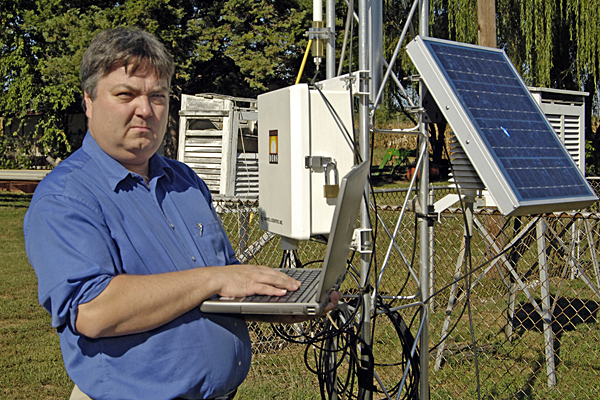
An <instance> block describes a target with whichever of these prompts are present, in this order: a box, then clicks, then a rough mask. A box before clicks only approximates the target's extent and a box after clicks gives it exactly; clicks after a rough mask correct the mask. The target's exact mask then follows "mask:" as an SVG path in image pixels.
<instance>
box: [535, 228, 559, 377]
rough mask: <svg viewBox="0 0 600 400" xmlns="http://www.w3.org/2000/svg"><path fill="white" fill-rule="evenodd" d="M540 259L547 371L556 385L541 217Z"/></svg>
mask: <svg viewBox="0 0 600 400" xmlns="http://www.w3.org/2000/svg"><path fill="white" fill-rule="evenodd" d="M536 231H537V244H538V260H539V266H540V282H541V289H540V292H541V295H542V313H541V316H542V322H543V325H544V343H545V346H544V347H545V350H546V373H547V374H548V386H549V387H554V386H556V366H555V359H554V332H552V312H551V304H550V303H551V301H550V281H549V279H548V260H547V256H546V247H547V246H546V235H545V233H546V221H545V220H544V219H540V220H539V221H538V223H537V227H536Z"/></svg>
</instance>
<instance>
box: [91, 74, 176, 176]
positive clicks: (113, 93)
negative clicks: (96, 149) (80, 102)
mask: <svg viewBox="0 0 600 400" xmlns="http://www.w3.org/2000/svg"><path fill="white" fill-rule="evenodd" d="M167 85H168V83H167V80H166V79H158V78H157V77H156V76H155V74H154V73H153V72H152V70H151V68H144V66H143V65H142V66H140V68H138V69H137V70H136V71H135V73H127V72H125V67H119V68H116V69H114V70H113V71H111V72H110V73H109V74H108V75H106V76H104V77H102V78H100V80H99V81H98V86H97V88H96V98H95V99H93V100H92V99H91V98H90V96H89V94H88V93H85V94H84V95H85V104H86V116H87V117H88V124H89V129H90V133H91V134H92V136H93V137H94V139H95V140H96V142H98V144H99V145H100V147H101V148H102V149H103V150H104V151H105V152H106V153H107V154H108V155H110V156H111V157H113V158H114V159H116V160H117V161H119V162H120V163H121V164H123V165H124V166H125V167H126V168H127V169H129V170H130V171H134V172H137V173H141V172H142V171H144V170H145V168H146V165H147V162H148V160H149V159H150V157H151V156H152V155H153V154H154V153H155V152H156V150H157V149H158V147H159V146H160V144H161V142H162V139H163V136H164V134H165V131H166V128H167V118H168V110H169V88H168V86H167Z"/></svg>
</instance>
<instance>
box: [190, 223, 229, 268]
mask: <svg viewBox="0 0 600 400" xmlns="http://www.w3.org/2000/svg"><path fill="white" fill-rule="evenodd" d="M194 231H195V232H194V234H193V235H192V236H193V238H194V242H195V244H196V247H197V248H198V251H199V253H200V256H201V257H202V259H203V260H204V263H205V264H206V266H209V267H212V266H223V265H227V246H228V243H229V239H228V238H227V236H226V235H225V233H224V230H223V227H222V226H221V223H220V222H218V221H213V222H207V223H197V224H196V226H195V229H194Z"/></svg>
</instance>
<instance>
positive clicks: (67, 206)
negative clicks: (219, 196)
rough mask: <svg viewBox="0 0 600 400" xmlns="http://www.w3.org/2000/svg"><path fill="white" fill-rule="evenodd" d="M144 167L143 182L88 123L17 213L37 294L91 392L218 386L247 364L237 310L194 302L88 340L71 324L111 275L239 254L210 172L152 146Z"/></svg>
mask: <svg viewBox="0 0 600 400" xmlns="http://www.w3.org/2000/svg"><path fill="white" fill-rule="evenodd" d="M149 168H150V169H149V171H150V184H149V186H146V184H145V183H144V181H143V179H142V177H141V176H139V175H137V174H133V173H131V172H129V171H128V170H127V169H126V168H124V167H123V166H122V165H121V164H120V163H118V162H117V161H116V160H114V159H113V158H111V157H110V156H108V155H107V154H106V153H105V152H104V151H103V150H102V149H101V148H100V147H99V146H98V144H97V143H96V141H95V140H94V139H93V138H92V137H91V135H90V134H89V133H88V134H87V136H86V138H85V140H84V142H83V146H82V148H81V149H79V150H77V151H76V152H75V153H73V155H71V156H70V157H69V158H68V159H66V160H65V161H63V162H62V163H60V164H59V165H58V167H56V168H55V169H54V170H53V171H52V172H51V173H49V174H48V176H47V177H46V178H45V179H44V180H43V181H42V182H40V184H39V185H38V188H37V190H36V192H35V194H34V196H33V199H32V201H31V204H30V207H29V210H28V212H27V215H26V216H25V220H24V232H25V245H26V250H27V255H28V257H29V261H30V263H31V265H32V266H33V268H34V269H35V272H36V274H37V277H38V289H39V300H40V303H41V304H42V305H43V306H44V307H45V308H46V310H48V312H49V313H50V314H51V316H52V325H53V326H54V327H56V328H57V331H58V333H59V336H60V342H61V348H62V353H63V359H64V363H65V367H66V370H67V372H68V374H69V376H70V377H71V378H72V379H73V381H74V382H75V383H76V384H77V385H78V386H79V388H80V389H81V390H82V391H83V392H85V393H86V394H88V395H89V396H90V397H92V398H94V399H97V400H102V399H110V400H115V399H148V400H150V399H172V398H174V397H177V396H182V395H184V396H186V397H190V398H207V397H213V396H217V395H221V394H224V393H226V392H229V391H230V390H232V389H234V388H236V387H237V386H238V385H239V384H240V383H241V382H242V381H243V379H244V378H245V377H246V374H247V373H248V369H249V366H250V357H251V356H250V339H249V335H248V330H247V326H246V324H245V322H244V321H243V320H242V319H239V318H237V317H227V316H221V315H208V314H204V313H202V312H200V310H199V309H198V308H196V309H194V310H192V311H190V312H188V313H186V314H184V315H182V316H180V317H179V318H176V319H175V320H173V321H171V322H169V323H167V324H166V325H164V326H162V327H160V328H157V329H154V330H152V331H149V332H145V333H140V334H134V335H127V336H120V337H112V338H101V339H95V340H94V339H90V338H87V337H85V336H83V335H81V334H80V333H78V332H77V330H76V329H75V319H76V316H77V307H78V306H79V304H82V303H86V302H89V301H90V300H92V299H94V298H95V297H96V296H98V295H99V294H100V293H101V292H102V291H103V290H104V289H105V288H106V286H107V285H108V284H109V282H110V280H111V279H112V278H113V277H114V276H116V275H119V274H131V275H134V274H137V275H146V274H156V273H163V272H170V271H180V270H187V269H191V268H199V267H204V266H221V265H228V264H234V263H238V261H237V259H236V258H235V253H234V251H233V248H232V246H231V243H230V242H229V240H228V239H227V236H226V233H225V231H224V229H223V227H222V225H221V223H220V221H219V219H218V217H217V215H216V213H215V210H214V208H213V207H212V200H211V196H210V192H209V190H208V188H207V186H206V184H205V183H204V182H203V181H202V180H201V179H199V178H198V176H197V175H196V174H195V173H194V172H193V171H192V170H191V169H190V168H189V167H187V166H186V165H185V164H182V163H180V162H177V161H174V160H170V159H167V158H164V157H162V156H160V155H158V154H155V155H154V156H153V157H152V158H151V159H150V166H149Z"/></svg>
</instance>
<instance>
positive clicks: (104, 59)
mask: <svg viewBox="0 0 600 400" xmlns="http://www.w3.org/2000/svg"><path fill="white" fill-rule="evenodd" d="M119 67H125V70H126V71H127V72H129V71H131V73H134V72H135V71H136V70H137V69H138V68H140V67H142V68H146V67H150V68H151V69H153V72H154V74H155V75H156V77H157V78H159V79H166V80H167V83H168V85H169V86H170V84H171V76H172V75H173V72H174V70H175V65H174V62H173V57H172V56H171V55H170V54H169V52H168V51H167V49H166V48H165V46H164V45H163V44H162V43H161V42H159V41H158V39H157V38H156V37H155V36H154V35H152V34H150V33H148V32H146V31H143V30H141V29H136V28H124V27H122V28H116V29H110V30H105V31H101V32H100V33H98V34H97V35H96V37H95V38H94V39H93V40H92V42H91V43H90V46H89V47H88V48H87V50H86V51H85V53H84V54H83V59H82V60H81V71H80V78H81V86H82V88H83V91H84V92H86V93H87V94H88V95H89V96H90V97H91V99H92V100H94V99H95V98H96V88H97V86H98V81H99V80H100V78H102V77H104V76H106V75H108V74H109V73H110V72H111V71H113V70H114V69H115V68H119Z"/></svg>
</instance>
